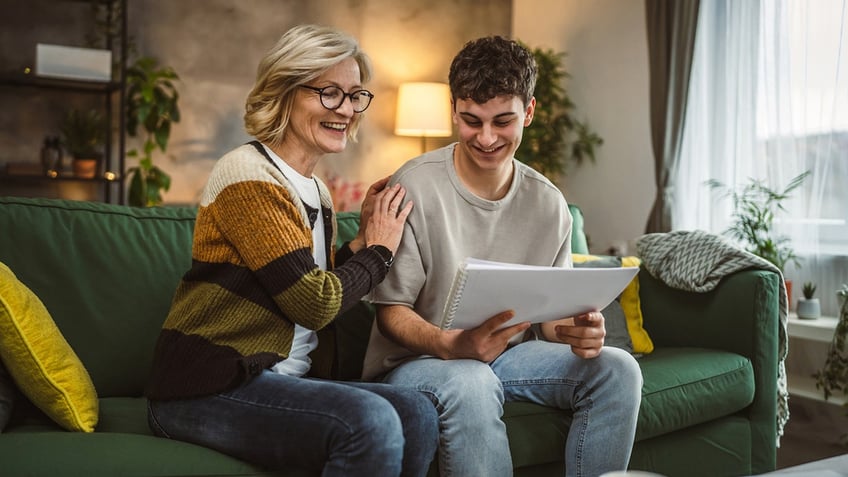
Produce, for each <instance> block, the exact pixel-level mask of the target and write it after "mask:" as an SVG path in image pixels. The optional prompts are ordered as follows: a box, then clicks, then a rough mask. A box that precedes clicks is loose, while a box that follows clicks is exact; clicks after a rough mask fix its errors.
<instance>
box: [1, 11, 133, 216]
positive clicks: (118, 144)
mask: <svg viewBox="0 0 848 477" xmlns="http://www.w3.org/2000/svg"><path fill="white" fill-rule="evenodd" d="M99 1H100V0H99ZM68 3H79V4H80V6H82V7H85V6H89V5H90V3H89V2H88V1H83V0H73V1H71V2H68ZM101 3H102V4H103V5H104V6H105V7H106V8H107V9H110V11H111V9H112V8H113V7H115V6H117V8H119V9H120V12H119V18H118V20H119V24H120V31H119V34H118V35H117V38H116V40H117V42H118V43H117V44H115V41H114V40H113V38H112V37H111V36H107V38H106V49H108V50H110V51H112V52H113V55H114V56H115V57H116V58H117V65H118V68H117V74H116V76H117V78H113V80H112V81H108V82H99V81H83V80H74V79H64V78H56V77H42V76H37V75H36V74H35V73H34V72H20V73H14V74H8V73H7V74H2V75H0V86H2V88H0V94H10V93H11V94H22V95H26V94H31V93H28V92H32V91H36V92H37V91H45V90H54V91H60V92H64V93H68V94H80V95H94V96H100V97H102V99H103V106H102V111H103V113H104V116H105V117H107V118H109V122H108V123H109V124H108V125H107V127H108V128H109V130H108V131H107V134H106V135H105V137H106V139H105V143H104V151H103V160H102V161H101V164H99V165H98V172H97V174H96V176H95V177H94V178H83V177H76V176H74V175H73V174H72V173H70V172H68V171H61V172H58V173H57V172H55V171H40V170H38V168H34V169H35V170H33V171H30V170H26V171H9V170H4V169H0V194H2V189H3V188H4V186H9V187H14V188H19V187H23V188H26V189H27V190H31V192H32V193H33V194H34V195H39V189H46V188H49V187H50V186H51V185H52V184H57V183H71V182H76V183H89V184H93V185H95V186H96V187H100V188H102V193H103V198H104V201H105V202H117V203H121V204H122V203H124V196H125V194H124V188H125V186H124V183H125V181H124V177H123V173H124V170H125V150H126V131H125V129H126V128H125V115H126V113H125V107H126V106H125V104H124V103H125V99H124V96H125V90H126V69H127V59H126V51H127V4H126V3H127V2H126V0H117V1H112V0H102V2H101ZM110 17H111V13H110ZM116 51H117V55H116V54H115V52H116ZM113 131H114V132H113ZM37 139H38V138H37ZM38 140H39V141H40V139H38ZM30 159H31V158H30ZM21 162H22V163H24V164H28V163H30V162H32V163H33V164H39V165H40V162H39V161H38V160H36V161H31V160H30V161H26V160H25V161H21ZM66 162H68V163H69V162H70V159H67V158H66ZM66 169H69V167H66Z"/></svg>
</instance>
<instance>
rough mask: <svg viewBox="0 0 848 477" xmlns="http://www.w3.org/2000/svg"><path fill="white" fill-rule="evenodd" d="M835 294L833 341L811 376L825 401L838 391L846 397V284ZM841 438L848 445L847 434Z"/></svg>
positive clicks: (847, 286) (847, 404)
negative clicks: (836, 311) (839, 302)
mask: <svg viewBox="0 0 848 477" xmlns="http://www.w3.org/2000/svg"><path fill="white" fill-rule="evenodd" d="M836 294H837V295H838V296H839V298H840V299H841V300H842V309H841V311H840V313H839V321H838V322H837V323H836V330H834V332H833V341H831V343H830V348H828V351H827V359H826V360H825V362H824V367H823V368H822V369H820V370H819V371H817V372H816V373H815V374H814V375H813V377H814V378H816V389H820V390H822V391H823V392H824V400H825V401H827V400H828V399H829V398H830V397H831V396H833V395H834V394H835V393H837V392H839V391H841V392H842V395H843V396H846V397H848V348H846V346H845V340H846V337H848V284H845V285H842V288H841V289H839V291H837V292H836ZM843 407H845V409H846V411H848V401H846V402H845V404H843ZM846 414H848V412H846ZM842 438H843V440H844V441H845V442H846V443H848V434H845V435H843V436H842Z"/></svg>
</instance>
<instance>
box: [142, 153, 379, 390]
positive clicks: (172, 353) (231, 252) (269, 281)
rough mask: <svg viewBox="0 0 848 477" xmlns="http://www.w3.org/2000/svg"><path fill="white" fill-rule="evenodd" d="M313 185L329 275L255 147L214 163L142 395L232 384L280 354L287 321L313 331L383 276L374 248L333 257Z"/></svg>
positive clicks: (332, 233) (301, 215)
mask: <svg viewBox="0 0 848 477" xmlns="http://www.w3.org/2000/svg"><path fill="white" fill-rule="evenodd" d="M318 183H319V191H320V194H321V204H322V214H321V215H322V217H323V220H324V223H325V227H326V228H325V230H326V231H327V233H326V236H327V242H326V247H327V251H328V254H327V257H329V259H328V261H329V262H330V263H329V264H328V268H329V269H331V270H332V271H322V270H321V269H319V268H318V266H317V265H316V264H315V261H314V259H313V253H312V231H311V227H310V223H309V219H308V214H307V210H306V208H305V207H304V204H303V203H302V201H301V200H300V198H299V196H298V195H297V193H296V192H295V189H294V188H293V187H292V186H291V184H290V183H289V182H288V181H287V180H286V178H285V176H284V175H283V174H282V172H281V171H280V170H279V169H277V168H276V166H275V165H274V164H273V162H272V161H271V160H270V158H269V157H267V155H265V152H264V150H262V148H261V146H260V145H259V143H258V142H253V143H250V144H246V145H244V146H241V147H239V148H237V149H235V150H233V151H231V152H229V153H227V154H226V155H225V156H224V157H222V158H221V159H220V160H219V161H218V162H217V164H216V165H215V168H214V169H213V171H212V173H211V175H210V178H209V181H208V183H207V185H206V188H205V190H204V192H203V196H202V198H201V202H200V207H199V209H198V213H197V221H196V224H195V231H194V239H193V244H192V265H191V269H190V270H189V271H188V272H187V273H186V274H185V275H184V276H183V278H182V280H181V282H180V284H179V286H178V287H177V290H176V293H175V296H174V299H173V302H172V305H171V310H170V312H169V314H168V317H167V319H166V320H165V323H164V325H163V329H162V331H161V333H160V335H159V338H158V341H157V343H156V349H155V353H154V358H153V367H152V373H151V378H150V381H149V383H148V387H147V391H146V394H147V396H148V397H149V398H151V399H183V398H190V397H196V396H204V395H209V394H214V393H217V392H222V391H225V390H228V389H232V388H235V387H238V386H239V385H241V384H243V383H245V382H246V381H247V380H249V379H250V378H251V376H255V375H258V374H259V373H261V372H262V370H264V369H267V368H269V367H271V366H273V365H274V364H275V363H277V362H278V361H280V360H282V359H285V358H286V357H287V356H288V354H289V351H290V350H291V345H292V339H293V337H294V325H295V323H297V324H299V325H301V326H303V327H305V328H307V329H310V330H321V329H323V328H325V327H327V325H329V324H330V323H332V321H333V320H334V319H335V318H336V316H338V315H339V313H341V312H342V311H344V310H346V309H347V308H349V307H351V306H353V305H354V304H355V303H357V302H358V301H359V300H360V299H361V298H362V297H363V296H364V295H365V294H366V293H368V292H369V291H370V290H371V289H372V288H373V287H374V286H376V285H377V284H378V283H379V282H380V281H382V280H383V278H384V277H385V274H386V267H385V265H384V263H383V261H382V259H381V258H380V256H379V255H378V254H377V253H376V252H374V251H373V250H369V249H367V248H366V249H363V250H360V251H359V252H357V253H356V254H353V253H352V252H351V251H350V248H349V247H348V246H347V244H345V246H344V247H342V248H341V249H340V250H339V251H338V252H336V249H335V246H334V243H335V237H336V227H335V226H336V224H335V215H334V213H333V209H332V202H331V199H330V195H329V193H328V191H327V189H326V187H325V186H324V185H323V184H322V183H321V182H320V181H318ZM313 212H314V210H313ZM336 262H338V263H337V264H336ZM342 262H343V263H342ZM334 264H336V265H337V266H335V268H333V266H334Z"/></svg>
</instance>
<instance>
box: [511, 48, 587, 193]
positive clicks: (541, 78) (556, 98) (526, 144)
mask: <svg viewBox="0 0 848 477" xmlns="http://www.w3.org/2000/svg"><path fill="white" fill-rule="evenodd" d="M525 47H526V45H525ZM527 48H528V49H529V50H530V51H532V52H533V56H534V57H535V59H536V67H537V69H538V76H537V79H536V90H535V93H534V95H535V97H536V111H535V113H534V118H533V122H532V123H530V126H528V127H527V128H525V129H524V137H523V139H522V140H521V145H520V146H519V148H518V151H517V152H516V153H515V157H516V158H517V159H518V160H519V161H521V162H523V163H525V164H527V165H529V166H530V167H532V168H534V169H536V170H537V171H539V172H541V173H542V174H544V175H545V176H546V177H547V178H548V179H551V180H552V181H556V179H558V177H559V175H560V174H565V173H566V170H567V165H568V163H569V161H574V162H576V163H577V164H578V165H579V164H582V162H583V161H584V160H585V159H587V158H588V159H589V160H591V161H593V162H594V161H595V149H596V148H597V147H599V146H600V145H602V144H603V143H604V140H603V139H601V137H600V136H598V135H597V134H596V133H595V132H594V131H592V130H591V129H590V128H589V125H588V124H587V123H586V122H583V121H579V120H578V119H577V118H576V117H575V116H574V113H573V111H574V103H573V102H572V101H571V98H570V97H569V96H568V92H567V91H566V90H565V87H564V86H563V82H564V81H565V79H566V78H568V76H569V75H568V73H566V71H565V69H564V68H563V66H562V59H563V57H564V56H565V53H556V52H554V51H553V50H544V49H540V48H529V47H527Z"/></svg>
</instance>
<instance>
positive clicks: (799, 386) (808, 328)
mask: <svg viewBox="0 0 848 477" xmlns="http://www.w3.org/2000/svg"><path fill="white" fill-rule="evenodd" d="M838 322H839V319H838V318H836V317H833V316H821V317H819V318H816V319H814V320H803V319H800V318H798V316H797V315H796V314H795V313H790V314H789V317H788V319H787V333H788V334H789V337H790V338H793V339H796V340H803V341H808V342H812V343H818V345H817V348H820V349H821V350H823V356H822V358H821V365H824V355H825V354H826V353H827V345H828V344H829V343H830V342H831V340H832V339H833V332H834V330H835V329H836V324H837V323H838ZM792 355H793V353H792V346H790V347H789V356H790V358H791V357H792ZM787 381H788V384H789V393H790V394H794V395H796V396H801V397H805V398H809V399H815V400H817V401H824V396H823V395H822V391H820V390H818V389H816V380H815V379H813V377H812V376H811V375H809V374H800V373H789V374H788V375H787ZM826 402H828V403H831V404H836V405H842V404H844V403H845V402H846V399H845V396H843V395H839V396H831V397H830V399H828V400H827V401H826Z"/></svg>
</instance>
